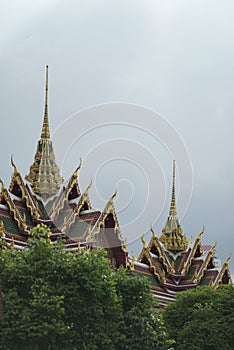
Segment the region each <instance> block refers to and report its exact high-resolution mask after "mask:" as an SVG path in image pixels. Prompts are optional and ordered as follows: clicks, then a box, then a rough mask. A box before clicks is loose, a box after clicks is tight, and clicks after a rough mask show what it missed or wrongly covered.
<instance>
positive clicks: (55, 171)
mask: <svg viewBox="0 0 234 350" xmlns="http://www.w3.org/2000/svg"><path fill="white" fill-rule="evenodd" d="M26 180H28V181H29V182H30V183H31V187H32V190H33V192H34V193H35V194H37V195H39V196H41V197H42V198H43V199H44V200H47V199H48V198H49V197H51V196H54V195H55V194H56V193H57V192H58V190H59V186H60V185H61V184H62V183H63V178H62V177H61V176H60V170H59V167H58V165H57V163H56V160H55V155H54V150H53V144H52V141H51V139H50V130H49V122H48V66H46V87H45V112H44V119H43V125H42V132H41V138H40V140H39V141H38V145H37V150H36V154H35V156H34V163H33V164H32V165H31V167H30V171H29V174H28V175H27V176H26Z"/></svg>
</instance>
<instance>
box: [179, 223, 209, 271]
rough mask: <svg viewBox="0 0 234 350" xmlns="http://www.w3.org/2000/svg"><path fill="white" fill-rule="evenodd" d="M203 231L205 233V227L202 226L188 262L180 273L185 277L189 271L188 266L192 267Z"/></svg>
mask: <svg viewBox="0 0 234 350" xmlns="http://www.w3.org/2000/svg"><path fill="white" fill-rule="evenodd" d="M204 231H205V226H204V225H203V228H202V230H201V232H200V233H199V234H198V236H197V238H196V240H195V242H194V245H193V248H192V251H191V252H190V254H189V256H188V260H187V261H186V262H185V263H184V267H183V270H182V272H181V273H182V274H184V275H186V274H187V273H188V270H189V268H190V266H191V265H192V262H193V259H194V256H195V254H196V251H197V248H198V246H199V245H201V235H202V234H203V233H204Z"/></svg>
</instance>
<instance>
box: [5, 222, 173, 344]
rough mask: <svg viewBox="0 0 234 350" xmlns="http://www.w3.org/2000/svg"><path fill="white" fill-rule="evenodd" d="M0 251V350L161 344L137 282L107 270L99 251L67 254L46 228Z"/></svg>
mask: <svg viewBox="0 0 234 350" xmlns="http://www.w3.org/2000/svg"><path fill="white" fill-rule="evenodd" d="M31 234H32V239H31V240H30V242H29V246H28V249H24V250H21V251H19V250H16V249H4V246H2V249H1V253H0V259H1V264H0V277H1V288H2V297H3V307H4V314H3V320H2V321H1V322H0V349H4V350H11V349H14V350H15V349H17V350H20V349H24V350H39V349H41V350H46V349H53V350H56V349H62V350H66V349H69V350H75V349H81V350H82V349H85V350H94V349H101V350H105V349H106V350H112V349H113V350H114V349H118V350H121V349H124V350H128V349H129V350H130V349H131V350H132V349H136V350H137V349H139V350H141V349H145V350H147V349H150V350H152V349H161V350H166V349H168V348H169V345H168V344H169V343H170V342H168V341H167V337H166V334H165V331H164V328H163V325H162V322H161V320H160V319H159V317H158V316H157V317H156V316H155V314H154V311H153V308H152V305H153V300H152V295H151V293H150V291H149V286H148V284H147V283H146V281H145V280H143V279H141V278H137V277H133V276H130V275H129V274H128V273H127V272H126V271H124V270H123V269H120V270H119V271H118V272H114V271H113V270H112V269H111V267H110V266H109V261H108V259H107V258H106V254H105V252H104V251H90V250H86V251H83V252H79V253H77V252H76V253H71V252H67V251H66V250H65V249H64V247H63V244H62V243H58V244H57V245H56V246H55V245H53V244H52V243H51V241H50V239H49V236H50V231H49V230H48V229H47V228H46V227H43V226H38V227H36V228H34V229H33V230H32V231H31Z"/></svg>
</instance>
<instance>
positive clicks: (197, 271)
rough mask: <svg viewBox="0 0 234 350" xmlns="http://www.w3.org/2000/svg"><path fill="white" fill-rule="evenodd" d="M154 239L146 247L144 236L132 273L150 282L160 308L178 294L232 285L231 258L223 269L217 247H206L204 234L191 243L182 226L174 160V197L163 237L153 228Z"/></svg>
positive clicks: (200, 234)
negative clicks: (203, 288)
mask: <svg viewBox="0 0 234 350" xmlns="http://www.w3.org/2000/svg"><path fill="white" fill-rule="evenodd" d="M150 230H151V233H152V237H151V240H150V242H149V244H148V245H147V244H146V241H145V239H144V237H143V236H142V243H143V248H142V250H141V253H140V255H139V257H138V260H137V261H135V259H133V260H134V261H133V262H132V263H131V266H132V270H133V271H135V272H136V273H137V274H139V275H140V276H142V275H144V276H145V277H146V278H148V279H149V281H150V283H151V290H152V292H153V294H154V295H155V296H156V297H157V298H158V299H159V305H160V306H161V307H163V306H165V305H167V304H168V303H170V302H173V301H174V300H175V295H176V293H178V292H181V291H184V290H186V289H189V288H196V287H197V286H202V285H207V286H214V287H216V288H217V287H218V286H219V285H220V284H229V283H232V281H231V274H230V271H229V267H228V261H229V260H230V256H229V257H228V258H227V259H226V261H225V262H224V264H223V266H222V267H220V266H219V264H217V260H216V258H215V247H216V243H215V244H214V245H213V246H207V245H206V246H205V245H204V246H203V245H202V243H201V237H202V234H203V233H204V227H203V229H202V231H201V232H200V233H199V234H198V235H197V238H196V239H195V241H191V242H188V240H187V238H186V236H185V234H184V233H183V230H182V228H181V226H180V223H179V219H178V216H177V209H176V198H175V161H174V162H173V180H172V197H171V204H170V210H169V215H168V217H167V220H166V223H165V226H164V227H163V229H162V234H161V236H160V237H157V236H156V233H155V231H154V230H153V228H152V227H151V229H150Z"/></svg>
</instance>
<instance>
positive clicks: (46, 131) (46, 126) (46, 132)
mask: <svg viewBox="0 0 234 350" xmlns="http://www.w3.org/2000/svg"><path fill="white" fill-rule="evenodd" d="M48 68H49V67H48V65H47V66H46V86H45V112H44V120H43V126H42V132H41V139H49V138H50V129H49V120H48Z"/></svg>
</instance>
